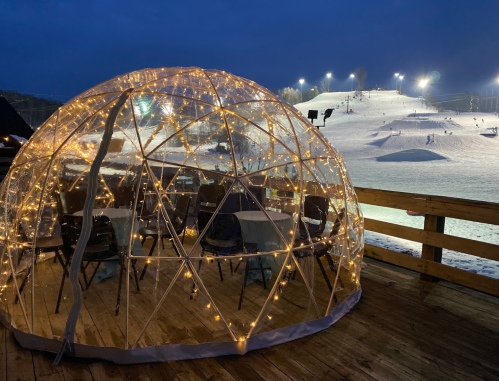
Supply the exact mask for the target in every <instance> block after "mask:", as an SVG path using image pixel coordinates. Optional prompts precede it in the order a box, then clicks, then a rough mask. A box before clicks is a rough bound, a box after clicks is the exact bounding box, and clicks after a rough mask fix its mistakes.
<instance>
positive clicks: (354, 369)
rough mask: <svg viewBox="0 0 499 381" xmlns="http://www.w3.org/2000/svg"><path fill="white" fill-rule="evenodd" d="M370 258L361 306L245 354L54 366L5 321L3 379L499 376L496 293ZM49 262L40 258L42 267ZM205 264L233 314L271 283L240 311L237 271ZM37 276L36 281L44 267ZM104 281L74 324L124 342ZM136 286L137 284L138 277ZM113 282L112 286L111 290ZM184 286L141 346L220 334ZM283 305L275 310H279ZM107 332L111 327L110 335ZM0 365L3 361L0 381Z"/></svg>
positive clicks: (145, 291) (135, 298)
mask: <svg viewBox="0 0 499 381" xmlns="http://www.w3.org/2000/svg"><path fill="white" fill-rule="evenodd" d="M366 263H367V267H366V268H365V269H363V272H362V277H361V284H362V287H363V297H362V298H361V300H360V302H359V303H358V305H357V306H355V307H354V308H353V310H352V311H351V312H350V313H349V314H348V315H346V316H345V317H343V318H342V319H341V320H339V321H338V322H337V323H336V324H335V325H334V326H333V327H331V328H330V329H327V330H325V331H322V332H319V333H317V334H315V335H312V336H309V337H305V338H302V339H299V340H296V341H293V342H289V343H285V344H282V345H279V346H276V347H271V348H267V349H262V350H259V351H255V352H252V353H249V354H247V355H245V356H223V357H218V358H209V359H199V360H189V361H173V362H168V363H153V364H138V365H128V366H123V365H115V364H111V363H107V362H99V361H91V360H84V359H71V358H64V359H63V361H62V363H61V365H60V366H57V367H56V366H54V365H52V361H53V357H54V355H53V354H46V353H42V352H37V351H27V350H23V349H22V348H20V347H19V345H17V343H15V341H14V339H13V336H12V334H11V333H10V332H8V331H6V330H5V329H4V328H2V330H0V361H2V359H3V361H4V364H5V365H6V366H5V368H4V369H6V371H5V372H4V378H3V380H17V379H19V380H35V379H37V380H59V379H61V380H62V379H64V380H125V379H126V380H132V379H133V380H135V379H138V380H151V381H163V380H207V379H209V380H212V379H213V380H214V379H221V380H271V379H272V380H274V379H278V380H290V379H291V380H347V379H348V380H365V381H373V380H399V379H405V380H432V381H436V380H450V379H453V380H459V381H464V380H466V381H468V380H470V381H478V380H480V379H485V380H496V379H497V380H499V364H498V363H497V358H499V319H498V318H497V316H499V300H498V299H497V298H494V297H492V296H489V295H484V294H481V293H479V292H476V291H473V290H468V289H466V288H462V287H459V286H456V285H452V284H449V283H447V282H440V283H434V282H432V283H430V282H424V281H421V280H419V277H418V273H415V272H412V271H410V270H405V269H400V268H397V267H395V266H391V265H388V264H385V263H382V262H377V261H375V260H371V259H366ZM45 265H46V264H45V263H41V264H39V266H40V267H39V268H38V271H40V270H41V269H42V268H43V267H42V266H45ZM52 266H53V267H52ZM49 267H51V271H52V274H53V275H54V274H55V275H54V276H53V277H52V278H53V279H51V280H47V285H48V286H47V287H46V288H45V289H43V290H42V292H38V293H37V295H36V298H35V308H36V310H37V312H41V315H40V318H41V321H43V322H44V324H45V323H47V321H46V320H47V319H48V323H49V325H50V331H47V330H46V328H44V327H39V326H38V327H37V329H41V330H42V331H40V332H44V333H43V334H44V335H50V332H52V333H53V334H54V335H57V332H62V331H61V330H62V329H63V327H59V325H61V324H62V323H63V322H65V321H63V320H64V319H63V317H64V316H65V315H64V314H65V313H67V312H66V311H67V308H69V307H70V297H68V298H67V299H66V300H65V301H64V302H63V304H62V305H61V309H62V308H64V311H63V312H61V314H58V315H55V314H54V313H53V311H54V310H55V304H54V303H55V301H56V300H54V291H53V290H54V289H56V290H58V283H59V281H60V277H59V275H60V274H59V272H60V271H59V270H60V269H59V268H58V267H57V266H55V265H52V264H49ZM206 268H207V269H210V271H208V272H205V273H204V274H202V277H203V279H204V280H206V282H208V283H209V284H210V285H211V286H210V292H212V293H213V295H214V297H215V298H216V302H217V305H219V308H220V309H221V310H222V311H223V312H224V313H227V314H228V316H229V315H230V316H232V317H234V318H236V317H239V318H241V317H242V318H243V319H251V317H252V315H253V314H254V313H255V311H257V310H258V306H259V305H260V303H262V298H265V297H266V295H268V291H265V290H263V287H262V285H261V284H255V285H254V286H253V287H251V290H248V300H247V301H246V300H245V306H244V308H243V310H242V312H237V311H235V310H234V307H236V308H237V298H238V296H239V291H240V290H239V289H238V287H237V282H236V281H235V280H236V279H235V278H234V281H233V282H231V281H229V278H228V277H229V276H230V274H229V272H228V266H227V269H226V267H224V276H227V281H225V280H224V282H223V283H222V282H220V279H219V278H218V269H217V267H216V264H215V266H206ZM151 271H152V272H151V274H153V273H154V274H155V270H151ZM58 274H59V275H58ZM148 274H149V272H148ZM37 275H38V277H37V283H38V281H40V280H43V275H42V274H39V273H38V274H37ZM158 275H159V277H160V278H159V279H160V284H161V288H162V289H165V288H166V287H167V284H168V281H169V280H170V279H171V276H172V269H169V270H165V269H164V270H162V271H160V273H159V274H158ZM237 276H239V275H237ZM321 281H323V280H321V279H318V282H321ZM107 282H109V283H107ZM107 282H106V283H107V285H106V283H103V284H95V285H94V284H93V285H92V286H91V287H90V289H89V290H88V291H86V292H85V294H86V299H85V300H84V312H83V314H84V317H83V318H82V319H83V320H81V321H79V325H81V328H80V330H79V331H78V332H79V334H80V335H82V336H81V338H82V340H90V339H91V338H92V337H93V338H94V339H93V340H95V337H98V338H100V340H101V341H99V343H101V344H100V345H102V344H107V345H115V344H118V345H123V337H124V336H123V335H124V332H123V329H124V311H125V308H124V306H125V304H124V298H123V299H122V307H123V308H122V309H121V312H120V315H119V316H118V317H114V315H113V314H112V312H113V310H114V306H115V303H116V292H117V280H116V279H114V278H113V279H111V280H109V281H107ZM319 284H320V283H319ZM130 285H131V290H132V289H133V282H131V284H130ZM184 285H185V283H184ZM154 286H155V281H154V279H153V278H152V277H151V276H149V275H148V276H147V277H146V278H144V280H143V281H142V282H141V292H140V293H131V296H130V300H131V303H133V306H134V307H133V308H131V310H130V319H131V321H133V322H134V324H136V326H134V327H133V334H132V336H133V335H135V336H137V335H138V332H140V330H141V329H142V324H143V323H144V320H145V319H146V318H147V317H148V316H150V312H151V311H152V309H154V304H153V302H154V301H155V300H157V297H156V296H154V295H153V294H152V292H151V290H152V289H153V287H154ZM302 286H303V281H302V279H301V277H300V275H299V274H298V275H297V277H296V279H295V280H293V281H291V282H289V284H288V286H286V287H289V288H288V290H292V291H291V292H290V294H289V295H291V294H292V293H295V295H296V296H297V298H298V299H299V301H300V303H296V304H297V306H294V307H293V306H290V307H289V308H290V310H289V311H288V310H286V313H283V314H282V316H280V324H290V323H292V322H293V321H295V319H301V318H302V317H299V316H298V315H296V316H290V311H291V315H292V313H296V314H301V315H300V316H303V317H305V316H306V314H305V312H304V311H303V308H302V307H300V305H301V304H304V303H305V302H306V300H307V297H308V296H307V293H308V291H306V289H305V288H303V287H302ZM109 289H112V290H113V292H112V293H111V292H108V293H105V291H106V290H109ZM115 289H116V290H115ZM67 291H69V288H68V290H67ZM188 291H189V290H187V289H186V288H185V287H182V284H181V283H179V284H178V285H175V286H174V287H173V289H172V293H171V295H170V296H169V297H168V298H167V303H165V305H164V306H162V307H161V309H160V312H159V315H158V319H157V321H156V322H155V324H154V325H152V326H151V328H152V329H151V330H148V331H146V336H145V337H144V339H143V341H142V342H141V345H150V343H151V342H152V341H154V342H155V343H162V344H163V343H165V342H170V343H172V342H184V343H193V344H195V343H198V342H204V341H209V340H213V339H214V331H213V330H214V329H215V328H216V325H214V324H213V322H207V321H204V319H206V317H205V315H203V316H200V315H199V310H198V309H197V307H196V305H195V303H192V302H189V293H188ZM316 291H317V293H318V297H320V298H324V299H326V298H327V292H325V291H324V290H316ZM66 295H70V293H69V294H66ZM283 295H285V294H283ZM43 299H46V300H45V303H46V308H45V311H44V310H43V309H42V310H41V308H43V303H41V302H42V301H43ZM246 302H247V303H246ZM287 303H288V304H289V302H287ZM246 307H248V309H245V308H246ZM277 307H278V306H277ZM277 307H276V309H275V311H274V312H275V313H279V308H277ZM286 308H288V307H287V305H286ZM101 315H102V316H101ZM104 315H105V316H107V317H105V316H104ZM18 317H19V316H18ZM37 322H38V321H37ZM272 323H274V322H272ZM38 324H40V323H39V322H38ZM269 327H270V326H269ZM44 330H45V331H44ZM89 330H90V331H89ZM109 331H115V333H114V334H112V335H111V334H110V333H109ZM89 332H92V334H89ZM2 335H3V336H2ZM156 335H161V337H160V338H158V337H155V336H156ZM114 336H119V337H120V338H121V339H120V338H117V337H114ZM2 343H3V344H2ZM2 345H3V346H2ZM0 364H1V362H0ZM27 364H29V366H27ZM1 370H2V368H1V367H0V381H2V372H1Z"/></svg>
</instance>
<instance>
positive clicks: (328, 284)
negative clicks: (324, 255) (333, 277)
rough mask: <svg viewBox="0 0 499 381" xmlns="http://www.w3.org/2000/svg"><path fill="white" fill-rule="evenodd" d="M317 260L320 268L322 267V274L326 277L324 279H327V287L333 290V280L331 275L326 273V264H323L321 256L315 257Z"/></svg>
mask: <svg viewBox="0 0 499 381" xmlns="http://www.w3.org/2000/svg"><path fill="white" fill-rule="evenodd" d="M315 259H316V260H317V263H318V264H319V268H320V269H321V273H322V276H323V277H324V280H325V281H326V284H327V287H328V288H329V291H331V292H332V291H333V286H331V282H330V281H329V277H328V276H327V274H326V269H324V266H323V265H322V262H321V259H320V258H319V257H317V256H316V257H315Z"/></svg>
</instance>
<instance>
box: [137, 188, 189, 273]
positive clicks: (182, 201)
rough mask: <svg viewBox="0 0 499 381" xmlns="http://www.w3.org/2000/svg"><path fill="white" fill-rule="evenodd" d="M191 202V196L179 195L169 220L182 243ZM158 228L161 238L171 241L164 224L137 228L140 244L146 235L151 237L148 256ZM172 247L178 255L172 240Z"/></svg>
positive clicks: (154, 245)
mask: <svg viewBox="0 0 499 381" xmlns="http://www.w3.org/2000/svg"><path fill="white" fill-rule="evenodd" d="M190 204H191V198H190V197H189V196H186V195H181V196H180V197H179V198H178V200H177V203H176V206H175V211H174V212H173V215H172V218H171V222H172V224H173V228H174V229H175V233H176V234H177V235H178V236H180V235H182V244H183V243H184V237H185V230H186V225H187V218H188V214H189V206H190ZM160 228H161V226H160ZM159 230H161V239H163V238H167V239H169V240H170V242H172V235H171V234H170V231H169V230H168V229H167V228H166V226H165V225H163V228H162V229H158V226H146V227H143V228H140V229H139V234H140V235H141V236H142V246H143V245H144V242H145V241H146V239H147V238H148V237H151V238H152V239H153V243H152V246H151V249H150V250H149V256H152V254H153V252H154V248H155V247H156V244H157V243H158V239H159V233H158V232H159ZM172 245H173V249H174V250H175V252H176V253H177V255H178V256H180V254H179V252H178V250H177V247H176V246H175V244H174V243H173V242H172ZM147 265H148V264H147V262H146V264H145V265H144V268H143V269H142V274H140V280H142V279H144V275H145V273H146V270H147Z"/></svg>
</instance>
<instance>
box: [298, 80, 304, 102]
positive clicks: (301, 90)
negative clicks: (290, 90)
mask: <svg viewBox="0 0 499 381" xmlns="http://www.w3.org/2000/svg"><path fill="white" fill-rule="evenodd" d="M299 82H300V101H303V83H304V82H305V80H304V79H303V78H300V81H299Z"/></svg>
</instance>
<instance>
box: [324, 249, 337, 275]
mask: <svg viewBox="0 0 499 381" xmlns="http://www.w3.org/2000/svg"><path fill="white" fill-rule="evenodd" d="M324 256H325V257H326V259H327V263H328V264H329V268H330V269H331V270H333V271H334V267H335V266H334V261H333V258H331V254H329V253H328V252H327V251H326V253H325V254H324Z"/></svg>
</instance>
